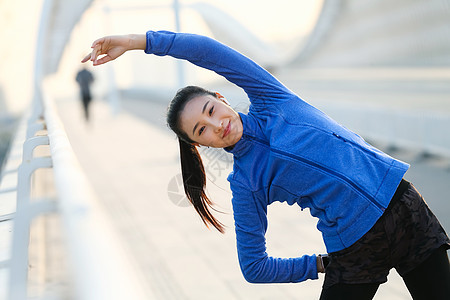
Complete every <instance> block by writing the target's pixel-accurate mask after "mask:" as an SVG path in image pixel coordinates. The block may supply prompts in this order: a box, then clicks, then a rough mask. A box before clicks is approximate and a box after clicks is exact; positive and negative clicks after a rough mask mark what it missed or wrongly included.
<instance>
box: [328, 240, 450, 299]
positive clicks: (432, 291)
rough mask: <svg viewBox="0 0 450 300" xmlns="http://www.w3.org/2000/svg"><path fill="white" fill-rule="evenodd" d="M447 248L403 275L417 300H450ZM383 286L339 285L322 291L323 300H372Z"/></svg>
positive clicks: (363, 284)
mask: <svg viewBox="0 0 450 300" xmlns="http://www.w3.org/2000/svg"><path fill="white" fill-rule="evenodd" d="M446 248H447V247H446V246H443V247H440V248H439V249H437V250H435V252H434V253H433V254H432V255H431V256H430V257H429V258H428V259H427V260H425V261H424V262H423V263H421V264H420V265H419V266H418V267H417V268H415V269H414V270H412V271H410V272H409V273H407V274H405V275H403V277H402V278H403V281H404V282H405V284H406V287H407V288H408V290H409V292H410V294H411V296H412V298H413V299H415V300H422V299H423V300H432V299H450V263H449V259H448V255H447V250H446ZM379 285H380V284H379V283H362V284H345V283H338V284H335V285H333V286H331V287H330V288H328V289H324V290H322V295H321V296H320V300H340V299H342V300H353V299H355V300H366V299H367V300H369V299H372V298H373V297H374V296H375V293H376V291H377V289H378V287H379Z"/></svg>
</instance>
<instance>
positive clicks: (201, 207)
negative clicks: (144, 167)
mask: <svg viewBox="0 0 450 300" xmlns="http://www.w3.org/2000/svg"><path fill="white" fill-rule="evenodd" d="M92 47H93V50H92V52H91V53H90V54H88V55H87V56H86V57H85V58H84V59H83V62H86V61H88V60H89V59H90V60H92V61H93V62H94V65H101V64H103V63H106V62H109V61H111V60H113V59H115V58H117V57H119V56H120V55H122V54H123V53H124V52H126V51H128V50H133V49H141V50H145V52H146V53H147V54H154V55H157V56H166V55H169V56H172V57H175V58H178V59H184V60H188V61H190V62H191V63H193V64H195V65H197V66H199V67H202V68H205V69H208V70H212V71H214V72H215V73H217V74H219V75H221V76H223V77H225V78H226V79H227V80H228V81H230V82H232V83H234V84H236V85H237V86H239V87H241V88H242V89H243V90H244V91H245V92H246V94H247V95H248V98H249V100H250V102H251V105H250V107H249V112H248V113H247V114H244V113H241V112H239V113H237V112H235V111H234V110H233V109H231V107H230V106H229V105H228V104H227V103H226V101H225V99H224V98H223V97H222V96H221V95H220V94H218V93H214V92H211V91H208V90H205V89H203V88H200V87H196V86H189V87H186V88H183V89H181V90H179V91H178V93H177V94H176V95H175V97H174V98H173V100H172V102H171V104H170V106H169V111H168V116H167V121H168V124H169V126H170V127H171V128H172V129H173V131H174V132H175V133H176V134H177V136H178V140H179V146H180V155H181V169H182V175H183V184H184V189H185V192H186V195H187V197H188V199H189V200H190V202H191V203H192V204H193V206H194V208H195V210H196V211H197V212H198V214H199V215H200V217H201V219H202V220H203V222H204V223H205V224H206V225H207V226H208V225H212V226H214V227H215V228H216V229H218V230H219V231H220V232H223V226H222V224H221V223H220V222H219V221H218V220H217V219H216V218H215V217H214V216H213V214H212V213H211V209H213V208H212V202H211V201H210V199H209V198H208V197H207V196H206V193H205V186H206V177H205V170H204V167H203V163H202V160H201V157H200V155H199V152H198V151H197V147H198V146H199V145H207V146H213V147H218V148H223V149H224V150H225V151H227V152H230V153H232V154H233V159H234V162H233V172H232V173H231V174H230V175H229V177H228V181H229V182H230V187H231V190H232V193H233V199H232V205H233V216H234V221H235V230H236V240H237V243H236V244H237V252H238V257H239V263H240V267H241V270H242V273H243V275H244V277H245V279H246V280H247V281H249V282H251V283H281V282H301V281H305V280H308V279H318V273H326V275H325V281H324V286H323V291H322V295H321V299H341V297H343V298H344V299H372V298H373V296H374V294H375V292H376V290H377V289H378V286H379V285H380V284H381V283H383V282H385V281H386V280H387V274H388V273H389V270H390V269H392V268H394V267H395V268H396V269H397V271H398V273H399V274H400V275H401V276H402V277H403V279H404V281H405V283H406V285H407V287H408V289H409V290H410V292H411V294H412V295H413V297H414V298H415V299H429V298H432V299H443V298H444V297H446V296H447V295H448V294H449V293H450V286H449V285H448V282H449V281H450V265H449V261H448V257H447V253H446V250H447V249H448V248H449V247H450V240H449V238H448V236H447V234H446V233H445V231H444V229H443V228H442V226H441V225H440V223H439V221H438V220H437V219H436V217H435V216H434V215H433V213H432V212H431V211H430V210H429V208H428V207H427V205H426V203H425V202H424V201H423V198H422V197H421V195H420V194H419V192H418V191H417V190H416V189H415V188H414V186H413V185H412V184H410V183H409V182H407V181H406V180H404V179H403V175H404V174H405V173H406V171H407V170H408V168H409V165H408V164H407V163H404V162H402V161H399V160H397V159H394V158H392V157H390V156H389V155H387V154H385V153H383V152H381V151H380V150H378V149H376V148H374V147H373V146H371V145H369V144H368V143H366V142H365V141H364V140H363V139H362V138H361V137H360V136H359V135H357V134H355V133H354V132H352V131H350V130H348V129H346V128H345V127H343V126H341V125H340V124H338V123H336V122H335V121H334V120H332V119H331V118H330V117H328V116H327V115H325V114H324V113H323V112H321V111H320V110H318V109H316V108H315V107H313V106H311V105H309V104H308V103H307V102H305V101H304V100H303V99H301V98H300V97H299V96H297V95H296V94H294V93H293V92H292V91H291V90H289V89H288V88H287V87H285V86H284V85H283V84H282V83H280V82H279V81H278V80H277V79H276V78H275V77H274V76H272V75H271V74H270V73H269V72H267V71H266V70H264V69H263V68H262V67H261V66H259V65H258V64H256V63H255V62H253V61H252V60H250V59H249V58H247V57H245V56H244V55H242V54H240V53H239V52H237V51H235V50H233V49H232V48H230V47H227V46H225V45H224V44H222V43H219V42H217V41H215V40H213V39H211V38H208V37H205V36H201V35H196V34H187V33H174V32H168V31H158V32H155V31H148V32H147V33H146V34H145V35H125V36H109V37H104V38H101V39H98V40H96V41H95V42H94V44H93V46H92ZM103 55H105V56H103ZM100 56H101V58H99V57H100ZM277 201H278V202H287V203H288V204H289V205H294V204H296V205H298V206H300V207H301V208H302V209H304V208H309V211H310V213H311V215H312V216H314V217H316V218H317V219H318V223H317V228H318V229H319V230H320V231H321V233H322V236H323V240H324V243H325V245H326V248H327V252H328V253H329V258H328V257H327V256H326V255H315V254H313V255H303V256H301V257H292V258H287V259H286V258H276V257H270V256H269V255H268V254H267V249H266V240H265V234H266V231H267V227H268V220H267V207H268V205H270V204H272V203H274V202H277ZM296 238H299V237H296Z"/></svg>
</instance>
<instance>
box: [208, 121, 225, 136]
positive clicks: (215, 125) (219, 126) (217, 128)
mask: <svg viewBox="0 0 450 300" xmlns="http://www.w3.org/2000/svg"><path fill="white" fill-rule="evenodd" d="M211 123H212V124H211V125H212V126H213V128H214V132H216V133H219V132H221V131H222V129H223V128H222V126H223V121H221V120H216V121H214V120H213V121H211Z"/></svg>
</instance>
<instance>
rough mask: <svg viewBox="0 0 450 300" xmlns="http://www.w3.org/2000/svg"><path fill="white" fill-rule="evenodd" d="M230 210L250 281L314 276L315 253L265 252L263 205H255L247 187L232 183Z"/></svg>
mask: <svg viewBox="0 0 450 300" xmlns="http://www.w3.org/2000/svg"><path fill="white" fill-rule="evenodd" d="M232 190H233V201H232V203H233V212H234V221H235V227H236V241H237V251H238V257H239V264H240V267H241V270H242V273H243V275H244V277H245V279H246V280H247V281H248V282H251V283H287V282H301V281H305V280H307V279H317V278H318V273H317V263H316V256H315V255H312V256H308V255H304V256H302V257H297V258H274V257H270V256H268V254H267V253H266V240H265V233H266V229H267V215H266V208H265V207H264V208H262V207H258V204H257V203H258V202H257V201H255V200H254V198H253V196H252V193H251V192H249V191H248V189H244V188H239V187H236V186H234V188H232Z"/></svg>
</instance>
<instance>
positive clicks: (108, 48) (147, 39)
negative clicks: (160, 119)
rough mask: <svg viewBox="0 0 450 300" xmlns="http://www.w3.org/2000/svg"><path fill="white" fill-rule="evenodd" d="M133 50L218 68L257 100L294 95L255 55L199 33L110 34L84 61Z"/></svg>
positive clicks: (108, 58)
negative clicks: (254, 59) (241, 51)
mask: <svg viewBox="0 0 450 300" xmlns="http://www.w3.org/2000/svg"><path fill="white" fill-rule="evenodd" d="M130 50H144V51H145V52H146V53H148V54H154V55H158V56H165V55H168V56H172V57H174V58H178V59H183V60H187V61H189V62H191V63H193V64H195V65H197V66H199V67H202V68H205V69H209V70H211V71H214V72H216V73H217V74H219V75H221V76H223V77H225V78H226V79H227V80H228V81H230V82H232V83H234V84H236V85H237V86H239V87H241V88H242V89H244V91H245V92H246V93H247V94H248V96H249V98H250V101H252V103H253V104H256V103H255V102H257V103H263V104H269V103H276V102H279V101H281V100H286V99H288V98H289V95H293V93H292V92H291V91H290V90H289V89H288V88H286V87H285V86H284V85H283V84H281V83H280V82H279V81H278V80H277V79H276V78H275V77H273V76H272V75H271V74H270V73H269V72H267V71H266V70H264V69H263V68H262V67H261V66H259V65H258V64H256V63H255V62H253V61H252V60H251V59H249V58H247V57H245V56H244V55H242V54H241V53H239V52H237V51H236V50H234V49H232V48H230V47H228V46H226V45H224V44H222V43H220V42H218V41H216V40H214V39H211V38H209V37H205V36H201V35H196V34H188V33H174V32H169V31H157V32H156V31H148V32H147V33H146V34H145V35H142V34H137V35H136V34H130V35H120V36H107V37H103V38H100V39H98V40H96V41H94V43H93V44H92V52H91V53H89V54H88V55H87V56H86V57H85V58H84V59H83V60H82V62H87V61H89V60H91V61H92V62H93V64H94V65H95V66H97V65H101V64H104V63H106V62H109V61H112V60H114V59H116V58H117V57H119V56H121V55H122V54H123V53H125V52H127V51H130Z"/></svg>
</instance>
